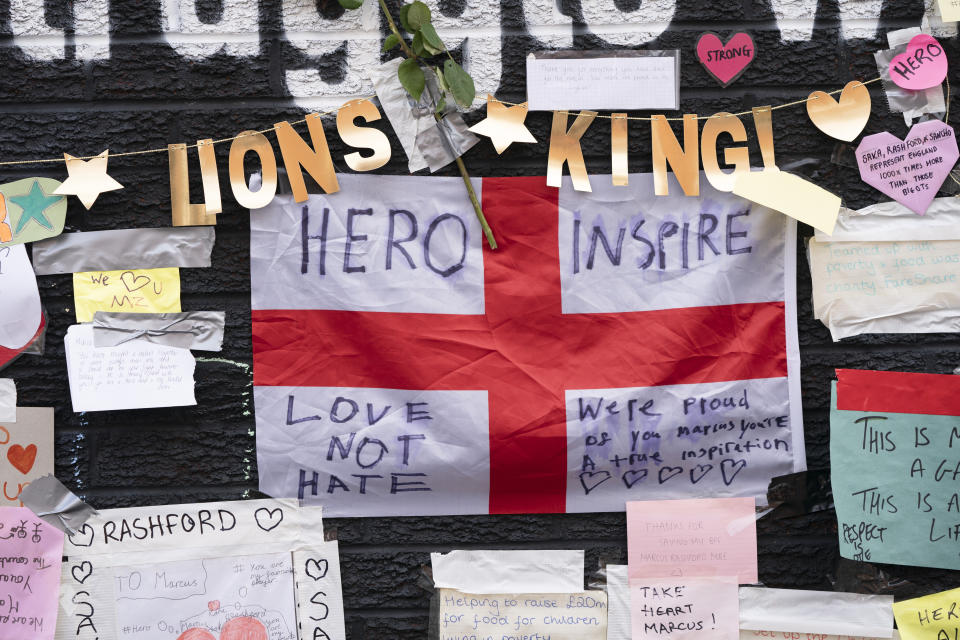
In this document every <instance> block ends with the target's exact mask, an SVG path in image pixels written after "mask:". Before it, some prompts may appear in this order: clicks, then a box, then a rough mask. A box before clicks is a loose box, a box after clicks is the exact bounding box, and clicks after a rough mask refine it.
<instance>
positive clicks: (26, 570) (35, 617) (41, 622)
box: [0, 507, 63, 640]
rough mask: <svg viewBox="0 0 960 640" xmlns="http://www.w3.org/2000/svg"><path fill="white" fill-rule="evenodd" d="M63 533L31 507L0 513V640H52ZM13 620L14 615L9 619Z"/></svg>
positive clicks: (58, 589) (4, 509)
mask: <svg viewBox="0 0 960 640" xmlns="http://www.w3.org/2000/svg"><path fill="white" fill-rule="evenodd" d="M61 556H63V533H61V532H60V530H59V529H55V528H54V527H52V526H51V525H49V524H47V523H46V522H44V521H43V520H41V519H39V518H37V517H36V516H35V515H33V512H32V511H30V509H27V508H26V507H3V508H0V558H2V562H0V583H2V584H3V585H4V591H3V594H4V597H3V600H5V602H4V603H3V606H2V610H0V638H17V639H18V640H52V638H53V634H54V631H56V628H57V599H58V597H59V595H60V559H61ZM8 614H9V615H8Z"/></svg>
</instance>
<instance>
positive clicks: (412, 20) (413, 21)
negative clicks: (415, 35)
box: [407, 0, 430, 31]
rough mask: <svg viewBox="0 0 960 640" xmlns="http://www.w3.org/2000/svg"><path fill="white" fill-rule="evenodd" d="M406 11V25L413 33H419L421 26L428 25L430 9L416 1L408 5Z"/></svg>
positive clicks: (418, 0)
mask: <svg viewBox="0 0 960 640" xmlns="http://www.w3.org/2000/svg"><path fill="white" fill-rule="evenodd" d="M409 6H410V8H409V9H407V24H409V25H410V27H411V28H412V30H413V31H420V29H422V28H423V25H425V24H430V7H428V6H427V5H425V4H423V3H422V2H420V0H417V1H416V2H411V3H410V5H409Z"/></svg>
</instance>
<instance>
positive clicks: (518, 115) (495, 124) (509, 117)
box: [470, 93, 537, 154]
mask: <svg viewBox="0 0 960 640" xmlns="http://www.w3.org/2000/svg"><path fill="white" fill-rule="evenodd" d="M526 119H527V103H526V102H524V103H523V104H518V105H514V106H512V107H508V106H507V105H505V104H503V103H502V102H500V101H499V100H497V99H496V98H494V97H493V96H492V95H490V94H489V93H488V94H487V117H486V118H485V119H483V120H481V121H480V122H478V123H477V124H475V125H473V126H472V127H470V131H473V132H474V133H479V134H480V135H482V136H488V137H489V138H490V141H491V142H492V143H493V146H494V148H495V149H496V150H497V153H498V154H501V153H503V152H504V151H506V150H507V147H509V146H510V145H511V144H513V143H514V142H536V141H537V139H536V138H534V137H533V134H532V133H530V130H529V129H527V127H526V126H525V125H524V124H523V121H524V120H526Z"/></svg>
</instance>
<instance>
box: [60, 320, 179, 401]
mask: <svg viewBox="0 0 960 640" xmlns="http://www.w3.org/2000/svg"><path fill="white" fill-rule="evenodd" d="M64 347H65V350H66V354H67V374H68V377H69V378H70V396H71V398H72V400H73V410H74V411H77V412H79V411H111V410H114V409H140V408H148V407H180V406H185V405H194V404H197V401H196V398H195V397H194V394H193V371H194V368H195V366H196V360H195V359H194V357H193V355H192V354H191V353H190V351H189V350H188V349H178V348H176V347H167V346H163V345H158V344H154V343H152V342H146V341H145V340H134V341H132V342H128V343H124V344H121V345H117V346H115V347H95V346H94V345H93V325H89V324H82V325H73V326H72V327H70V328H69V329H67V335H66V338H64Z"/></svg>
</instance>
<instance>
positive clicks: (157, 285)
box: [73, 267, 180, 322]
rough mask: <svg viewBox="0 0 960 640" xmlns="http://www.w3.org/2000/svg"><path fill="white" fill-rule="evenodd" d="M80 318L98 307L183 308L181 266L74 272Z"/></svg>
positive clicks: (149, 310)
mask: <svg viewBox="0 0 960 640" xmlns="http://www.w3.org/2000/svg"><path fill="white" fill-rule="evenodd" d="M73 304H74V307H75V308H76V315H77V322H90V321H91V320H93V315H94V314H95V313H96V312H97V311H114V312H128V313H134V312H136V313H165V312H179V311H180V269H178V268H176V267H171V268H165V269H132V270H128V271H85V272H80V273H75V274H73Z"/></svg>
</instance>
